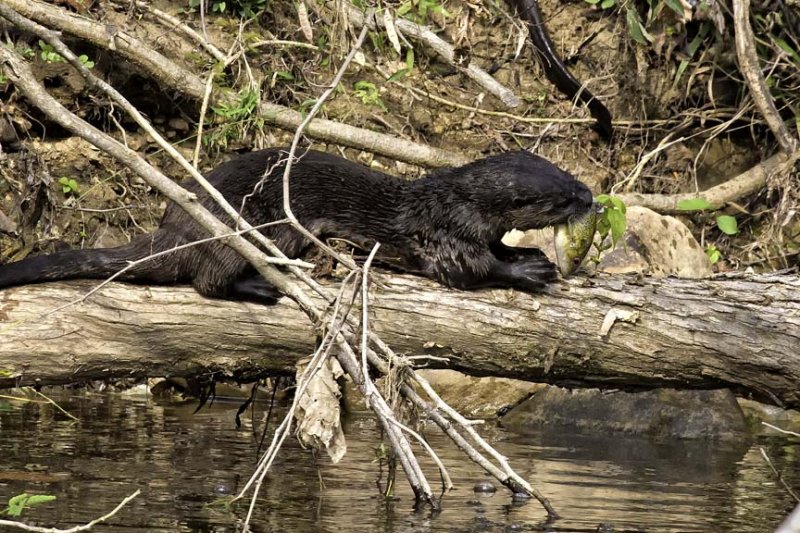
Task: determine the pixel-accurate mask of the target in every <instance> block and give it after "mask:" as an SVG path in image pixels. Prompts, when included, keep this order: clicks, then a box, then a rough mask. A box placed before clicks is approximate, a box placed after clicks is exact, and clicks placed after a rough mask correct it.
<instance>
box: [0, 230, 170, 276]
mask: <svg viewBox="0 0 800 533" xmlns="http://www.w3.org/2000/svg"><path fill="white" fill-rule="evenodd" d="M157 233H158V232H157ZM154 237H156V235H155V234H152V235H145V236H142V237H140V238H138V239H135V240H134V241H133V242H131V243H130V244H128V245H125V246H120V247H118V248H99V249H87V250H64V251H61V252H56V253H54V254H50V255H42V256H37V257H29V258H26V259H23V260H22V261H17V262H15V263H10V264H7V265H2V266H0V288H3V287H12V286H15V285H24V284H27V283H40V282H45V281H58V280H66V279H76V278H85V279H105V278H108V277H111V276H112V275H114V274H116V273H117V272H119V271H121V270H122V269H124V268H125V267H128V266H129V265H130V262H131V261H135V260H137V259H141V258H143V257H147V256H148V255H150V254H152V253H154V252H157V251H160V249H163V248H161V247H158V246H156V244H157V243H158V242H159V241H160V239H156V238H154ZM167 257H168V256H167ZM159 259H162V258H159ZM159 259H154V260H151V261H146V262H143V263H140V264H137V265H135V266H133V267H131V268H129V269H128V270H126V271H125V272H124V273H122V274H121V275H120V276H119V277H118V278H117V279H120V280H125V281H139V282H145V283H146V282H151V283H170V282H172V283H174V282H176V281H178V277H179V276H178V274H179V273H178V272H177V271H175V269H174V267H173V268H169V265H168V263H166V262H165V261H163V259H162V260H159Z"/></svg>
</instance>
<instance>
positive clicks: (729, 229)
mask: <svg viewBox="0 0 800 533" xmlns="http://www.w3.org/2000/svg"><path fill="white" fill-rule="evenodd" d="M711 208H712V206H711V203H710V202H709V201H708V200H706V199H705V198H689V199H687V200H681V201H680V202H678V211H687V212H690V211H709V210H711ZM716 222H717V227H718V228H719V230H720V231H721V232H722V233H724V234H726V235H736V234H737V233H739V226H738V224H737V222H736V218H735V217H732V216H730V215H717V216H716Z"/></svg>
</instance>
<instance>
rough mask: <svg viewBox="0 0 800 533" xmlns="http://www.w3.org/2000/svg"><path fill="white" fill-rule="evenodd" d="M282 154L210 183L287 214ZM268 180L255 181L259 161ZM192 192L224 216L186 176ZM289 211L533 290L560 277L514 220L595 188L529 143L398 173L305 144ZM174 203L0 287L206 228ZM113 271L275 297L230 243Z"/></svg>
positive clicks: (429, 266)
mask: <svg viewBox="0 0 800 533" xmlns="http://www.w3.org/2000/svg"><path fill="white" fill-rule="evenodd" d="M285 158H286V151H283V150H279V149H268V150H262V151H258V152H251V153H248V154H244V155H239V156H236V157H235V158H234V159H232V160H231V161H228V162H226V163H223V164H222V165H220V166H218V167H217V168H215V169H214V170H213V171H212V172H211V173H210V174H209V175H208V179H209V181H210V182H211V183H212V184H213V185H214V186H215V187H216V188H217V189H218V190H219V191H220V192H221V193H222V194H223V195H224V196H225V197H226V199H227V200H228V201H229V202H230V203H231V204H232V205H234V206H237V207H238V206H242V214H243V216H244V217H245V218H246V219H247V220H248V221H249V222H250V223H251V224H253V225H259V224H264V223H266V222H271V221H276V220H280V219H282V218H284V214H283V210H282V201H283V200H282V199H283V193H282V183H281V180H282V175H283V161H285ZM268 168H269V169H270V172H269V177H268V178H267V179H266V180H265V181H264V183H262V184H260V185H259V182H260V181H261V180H262V177H263V174H264V172H265V170H266V169H268ZM189 188H190V189H191V190H193V191H194V192H196V193H197V194H198V196H199V199H200V201H201V202H202V203H203V204H204V205H205V206H206V207H207V208H208V209H210V210H211V211H212V213H214V214H215V215H217V216H219V217H220V218H221V219H222V220H223V221H226V222H228V223H231V224H232V221H231V220H230V218H229V217H228V216H227V215H224V214H223V212H222V210H221V208H220V207H219V206H217V205H216V204H215V203H214V202H213V200H211V199H209V197H208V195H207V194H206V193H205V192H204V191H201V190H200V189H199V186H197V185H196V184H193V185H192V186H190V187H189ZM290 193H291V200H292V210H293V211H294V213H295V215H296V216H297V218H298V219H299V221H300V222H301V223H302V224H303V225H304V226H305V227H306V228H308V229H309V230H310V231H311V232H313V233H314V234H315V235H318V236H320V237H321V238H326V237H338V238H342V239H346V240H348V241H350V242H353V243H355V244H356V245H357V246H359V247H361V248H363V249H365V250H369V249H370V248H371V247H372V245H373V244H374V243H375V242H376V241H378V242H380V243H381V248H380V253H379V257H380V258H381V259H382V260H383V261H384V262H386V263H389V264H390V265H396V266H398V267H399V268H401V269H403V270H406V271H410V272H413V273H416V274H419V275H423V276H427V277H429V278H433V279H435V280H437V281H439V282H441V283H443V284H444V285H447V286H450V287H456V288H459V289H476V288H481V287H512V288H517V289H521V290H525V291H536V290H539V289H541V288H542V287H544V285H545V283H546V282H548V281H550V280H552V279H554V278H555V276H556V273H555V267H554V265H553V264H552V263H551V262H550V261H548V260H547V258H546V257H545V256H544V254H543V253H542V252H540V251H539V250H536V249H528V250H523V249H513V248H508V247H506V246H505V245H503V244H502V243H501V242H500V240H501V238H502V237H503V235H504V234H505V233H506V232H507V231H508V230H510V229H512V228H517V229H520V230H526V229H534V228H542V227H546V226H550V225H555V224H560V223H564V222H565V221H566V220H567V218H568V217H570V216H573V215H579V214H582V213H585V212H586V211H587V210H588V209H590V207H591V205H592V194H591V192H590V191H589V189H588V188H587V187H586V186H585V185H583V184H582V183H581V182H580V181H578V180H576V179H575V178H574V177H572V176H571V175H570V174H568V173H567V172H564V171H563V170H560V169H559V168H558V167H556V166H555V165H553V164H552V163H550V162H549V161H547V160H545V159H543V158H541V157H538V156H536V155H533V154H531V153H528V152H525V151H516V152H508V153H503V154H500V155H495V156H490V157H487V158H485V159H481V160H478V161H475V162H473V163H470V164H468V165H464V166H462V167H457V168H443V169H439V170H436V171H433V172H431V173H429V174H428V175H426V176H424V177H423V178H421V179H419V180H416V181H406V180H403V179H400V178H397V177H394V176H390V175H387V174H384V173H381V172H376V171H374V170H371V169H369V168H367V167H365V166H363V165H360V164H357V163H353V162H351V161H348V160H346V159H343V158H341V157H337V156H334V155H330V154H326V153H321V152H316V151H308V152H307V153H305V154H303V155H302V156H301V157H300V158H299V159H298V160H297V161H296V162H295V163H294V165H293V167H292V177H291V191H290ZM263 232H264V234H265V235H267V236H268V237H270V238H271V239H273V240H274V241H275V243H276V244H277V246H278V247H280V248H281V250H283V252H284V253H285V254H286V255H287V256H289V257H298V256H299V255H300V254H301V252H302V251H303V249H304V248H306V247H307V246H308V241H307V239H305V238H304V237H302V236H301V235H300V234H299V233H298V232H296V231H295V230H293V229H292V228H291V227H289V226H288V225H285V224H284V225H276V226H272V227H268V228H265V229H263ZM207 236H208V234H207V232H206V231H205V230H204V229H203V228H202V227H200V226H199V225H198V224H197V223H196V222H194V221H193V220H192V219H191V218H190V217H189V215H187V214H186V213H185V212H184V211H183V210H182V209H181V208H180V207H178V206H177V205H175V204H170V205H169V206H168V207H167V210H166V211H165V213H164V216H163V218H162V220H161V224H160V226H159V227H158V229H157V230H156V231H155V232H153V233H151V234H148V235H142V236H140V237H138V238H136V239H134V240H133V241H132V242H131V243H130V244H128V245H125V246H121V247H118V248H101V249H86V250H66V251H61V252H57V253H54V254H50V255H44V256H39V257H32V258H27V259H24V260H22V261H18V262H16V263H11V264H8V265H4V266H0V288H2V287H9V286H13V285H21V284H26V283H37V282H44V281H54V280H63V279H73V278H92V279H103V278H107V277H109V276H111V275H112V274H114V273H116V272H118V271H119V270H121V269H122V268H123V267H125V266H127V265H128V262H129V261H133V260H137V259H140V258H142V257H145V256H147V255H150V254H152V253H154V252H160V251H163V250H167V249H169V248H171V247H174V246H177V245H181V244H185V243H188V242H192V241H195V240H198V239H202V238H205V237H207ZM119 279H122V280H127V281H133V282H138V283H152V284H180V283H191V284H192V285H193V286H194V288H195V289H196V290H197V291H198V292H199V293H200V294H202V295H204V296H208V297H214V298H224V299H235V300H248V301H256V302H261V303H273V302H274V301H275V299H276V297H278V294H277V293H276V292H275V291H274V289H273V287H271V286H270V285H268V284H267V283H266V282H265V281H264V280H263V279H262V278H261V277H260V276H258V275H257V273H256V272H255V270H253V269H252V267H250V265H249V264H248V263H247V262H246V261H245V260H244V259H242V258H241V257H240V256H239V255H238V254H237V253H236V252H235V251H233V250H232V249H231V248H229V247H227V246H225V245H224V244H222V243H221V242H219V241H213V242H208V243H203V244H199V245H196V246H192V247H189V248H185V249H182V250H178V251H175V252H173V253H171V254H166V255H164V256H161V257H158V258H155V259H153V260H150V261H146V262H143V263H142V264H140V265H137V266H135V267H134V268H132V269H130V270H129V271H127V272H125V273H124V274H123V275H122V276H120V278H119Z"/></svg>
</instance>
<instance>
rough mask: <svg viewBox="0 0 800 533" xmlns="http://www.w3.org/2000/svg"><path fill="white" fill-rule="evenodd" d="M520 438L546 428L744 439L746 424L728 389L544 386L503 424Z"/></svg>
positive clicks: (516, 408)
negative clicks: (604, 388) (606, 388)
mask: <svg viewBox="0 0 800 533" xmlns="http://www.w3.org/2000/svg"><path fill="white" fill-rule="evenodd" d="M501 424H502V425H503V426H504V427H506V428H508V429H511V430H512V431H517V432H520V433H524V432H525V431H526V430H528V431H530V430H532V429H534V428H538V427H540V426H545V425H556V426H566V427H574V428H578V429H580V430H584V431H587V432H591V433H594V434H602V433H605V432H609V431H618V432H622V433H629V434H636V435H646V436H651V437H672V438H682V439H720V440H731V439H742V437H743V436H746V435H748V428H747V423H746V421H745V418H744V414H743V413H742V410H741V408H740V407H739V404H737V403H736V398H735V397H734V396H733V394H732V393H731V392H730V391H729V390H724V389H719V390H674V389H655V390H649V391H641V392H623V391H613V392H606V391H600V390H598V389H576V390H569V389H563V388H560V387H548V388H547V389H545V390H542V391H540V392H537V393H536V395H534V396H533V398H530V399H528V400H526V401H524V402H523V403H522V404H520V405H518V406H517V407H515V408H514V409H512V410H511V411H510V412H509V413H508V414H507V415H506V416H504V417H503V418H502V419H501Z"/></svg>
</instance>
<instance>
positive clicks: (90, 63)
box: [78, 54, 94, 69]
mask: <svg viewBox="0 0 800 533" xmlns="http://www.w3.org/2000/svg"><path fill="white" fill-rule="evenodd" d="M78 61H80V62H81V64H82V65H83V66H84V67H86V68H89V69H91V68H94V61H92V60H90V59H89V56H87V55H86V54H81V55H79V56H78Z"/></svg>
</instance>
